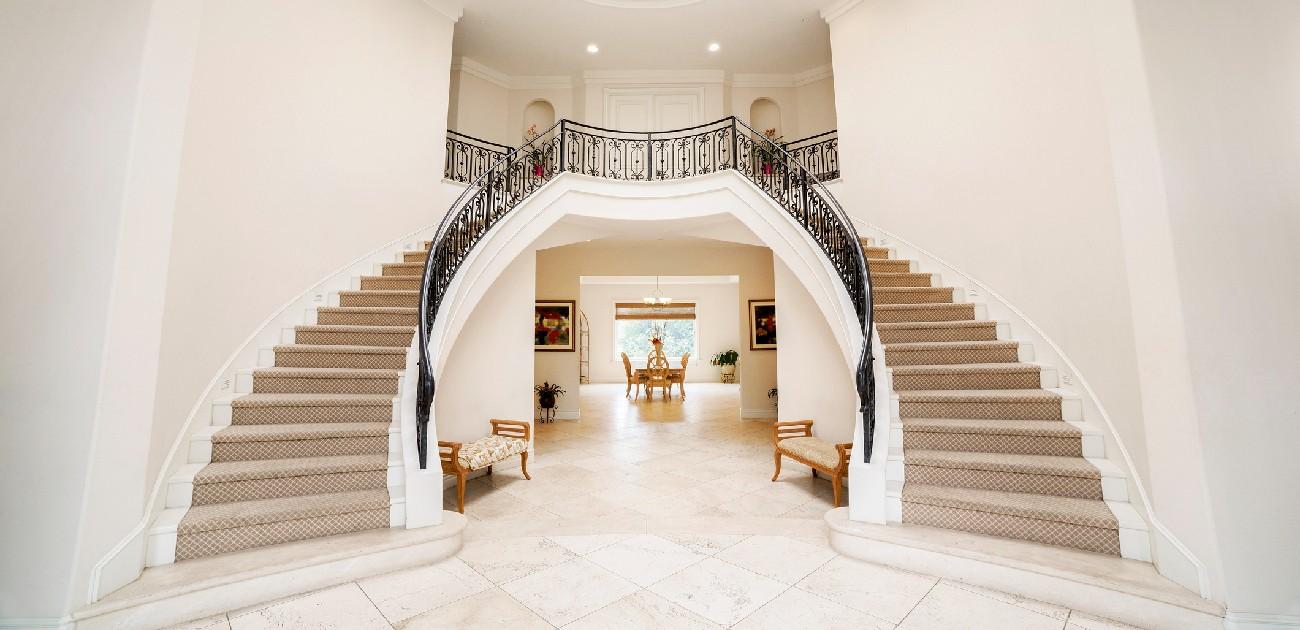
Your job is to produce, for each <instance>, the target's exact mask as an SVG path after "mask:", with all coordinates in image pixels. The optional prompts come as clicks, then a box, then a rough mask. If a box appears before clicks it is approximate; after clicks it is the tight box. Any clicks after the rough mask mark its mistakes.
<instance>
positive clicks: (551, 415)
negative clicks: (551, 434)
mask: <svg viewBox="0 0 1300 630" xmlns="http://www.w3.org/2000/svg"><path fill="white" fill-rule="evenodd" d="M537 409H538V410H539V411H540V412H541V417H539V418H538V421H540V422H541V423H542V424H546V423H548V422H555V407H543V406H541V405H538V406H537Z"/></svg>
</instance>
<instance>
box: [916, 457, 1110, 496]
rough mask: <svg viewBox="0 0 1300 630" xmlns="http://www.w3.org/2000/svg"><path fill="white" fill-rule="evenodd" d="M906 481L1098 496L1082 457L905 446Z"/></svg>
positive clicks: (1096, 478)
mask: <svg viewBox="0 0 1300 630" xmlns="http://www.w3.org/2000/svg"><path fill="white" fill-rule="evenodd" d="M903 463H904V468H905V471H906V472H905V478H906V480H907V483H919V484H925V485H932V486H950V487H960V488H974V489H977V490H998V491H1003V492H1027V493H1033V494H1048V495H1053V496H1063V497H1074V498H1078V499H1095V500H1101V498H1102V490H1101V473H1100V472H1098V470H1097V468H1096V467H1094V466H1093V465H1092V464H1090V463H1088V460H1086V459H1083V458H1081V457H1055V456H1051V455H1015V454H1008V453H972V452H962V451H927V450H908V451H906V453H905V458H904V462H903Z"/></svg>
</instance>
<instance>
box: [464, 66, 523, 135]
mask: <svg viewBox="0 0 1300 630" xmlns="http://www.w3.org/2000/svg"><path fill="white" fill-rule="evenodd" d="M449 98H450V103H449V105H448V107H447V128H448V129H454V130H456V131H459V132H461V133H463V134H467V135H471V136H474V137H475V138H481V139H483V140H487V141H489V142H496V143H499V144H504V145H507V146H512V147H515V146H519V144H520V138H521V137H522V136H523V133H522V132H518V131H516V130H515V128H514V127H511V126H509V125H508V124H507V123H508V122H509V117H510V113H511V112H510V90H507V89H506V88H503V87H501V86H499V85H497V84H495V83H492V82H491V81H487V80H485V79H482V78H480V77H478V76H475V75H473V74H470V73H468V72H464V71H461V70H457V71H455V72H452V74H451V93H450V95H449ZM521 119H522V108H521Z"/></svg>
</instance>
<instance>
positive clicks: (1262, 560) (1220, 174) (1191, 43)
mask: <svg viewBox="0 0 1300 630" xmlns="http://www.w3.org/2000/svg"><path fill="white" fill-rule="evenodd" d="M1134 4H1135V7H1136V15H1137V22H1138V27H1139V32H1140V33H1141V39H1142V50H1143V52H1144V53H1145V71H1146V74H1147V77H1148V79H1149V82H1150V97H1151V104H1152V108H1153V111H1154V120H1155V129H1156V137H1157V139H1158V146H1159V155H1160V159H1161V164H1162V168H1163V176H1164V177H1163V183H1164V191H1165V198H1166V200H1167V201H1166V203H1167V205H1166V206H1165V207H1162V208H1155V209H1152V212H1153V213H1154V212H1159V215H1158V220H1160V221H1162V222H1164V223H1165V224H1166V225H1167V227H1166V230H1167V232H1168V234H1169V235H1171V237H1172V238H1171V239H1170V242H1171V243H1172V251H1173V256H1174V265H1172V267H1171V269H1172V270H1174V271H1175V272H1176V277H1166V278H1165V279H1167V280H1168V281H1170V282H1173V283H1176V285H1177V293H1176V294H1175V297H1177V298H1178V299H1180V301H1181V303H1180V304H1179V306H1180V310H1181V312H1182V322H1181V327H1182V329H1183V330H1184V331H1185V339H1184V340H1183V343H1184V344H1185V345H1184V346H1183V347H1184V348H1185V349H1186V354H1185V357H1186V364H1185V365H1186V367H1185V368H1184V369H1185V370H1189V375H1190V382H1191V388H1192V400H1193V401H1194V405H1195V410H1194V411H1195V414H1194V417H1195V418H1196V419H1197V420H1198V424H1197V426H1196V427H1195V428H1193V429H1192V430H1198V431H1199V432H1200V434H1201V436H1203V447H1202V448H1203V452H1204V464H1203V465H1204V468H1205V473H1206V474H1205V478H1206V480H1207V481H1208V493H1209V497H1210V501H1211V503H1212V506H1213V512H1214V515H1213V523H1214V530H1215V535H1216V538H1217V542H1218V545H1219V550H1220V555H1221V558H1222V571H1223V582H1224V587H1225V591H1224V593H1223V596H1224V598H1225V599H1226V602H1227V605H1228V610H1229V616H1230V619H1233V618H1234V617H1235V616H1241V615H1250V614H1256V615H1285V616H1289V620H1290V623H1291V624H1300V586H1298V585H1300V545H1297V544H1296V541H1295V533H1296V531H1300V500H1297V499H1296V489H1295V482H1296V480H1298V479H1300V458H1297V457H1296V455H1295V448H1296V445H1297V444H1300V392H1297V389H1296V384H1297V383H1300V362H1297V360H1296V357H1297V356H1300V334H1297V332H1296V328H1295V325H1296V317H1295V316H1294V314H1295V313H1296V312H1297V310H1298V309H1300V279H1297V276H1296V275H1295V270H1297V269H1300V252H1298V251H1297V249H1296V247H1295V239H1296V237H1297V236H1298V235H1300V178H1297V177H1296V173H1298V172H1300V116H1297V111H1300V4H1297V3H1295V2H1292V1H1289V0H1261V1H1257V2H1250V3H1241V2H1230V1H1227V0H1203V1H1201V2H1196V3H1186V2H1178V1H1176V0H1137V1H1136V2H1135V3H1134ZM1133 273H1135V274H1136V273H1141V270H1136V269H1135V270H1133ZM1184 373H1185V374H1188V372H1184ZM1144 388H1145V383H1144ZM1144 391H1145V389H1144ZM1158 499H1159V497H1158ZM1277 621H1278V622H1281V621H1283V620H1282V619H1277Z"/></svg>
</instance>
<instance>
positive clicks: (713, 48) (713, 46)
mask: <svg viewBox="0 0 1300 630" xmlns="http://www.w3.org/2000/svg"><path fill="white" fill-rule="evenodd" d="M719 50H722V45H720V44H718V42H713V43H712V44H709V52H718V51H719Z"/></svg>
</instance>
